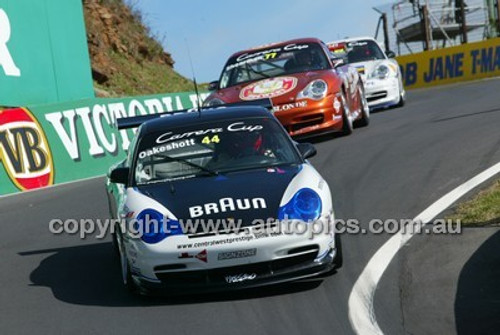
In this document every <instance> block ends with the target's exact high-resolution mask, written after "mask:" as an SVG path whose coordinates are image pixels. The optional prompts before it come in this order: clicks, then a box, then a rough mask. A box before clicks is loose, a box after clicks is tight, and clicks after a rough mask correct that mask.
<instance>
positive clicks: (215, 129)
mask: <svg viewBox="0 0 500 335" xmlns="http://www.w3.org/2000/svg"><path fill="white" fill-rule="evenodd" d="M300 163H301V159H300V156H299V155H298V154H297V151H296V150H295V148H294V146H293V143H292V141H290V139H289V137H288V136H287V135H286V134H285V132H284V130H283V129H282V127H281V126H280V125H279V124H278V123H277V121H275V120H273V119H269V118H254V119H245V120H243V119H242V120H232V121H227V122H217V123H203V124H198V125H196V126H190V127H182V128H176V129H172V130H170V131H162V132H157V133H151V134H147V135H145V136H144V137H143V138H142V139H141V141H140V143H139V147H138V154H137V162H136V165H135V182H136V183H137V184H147V183H154V182H158V181H165V180H173V179H180V178H188V177H195V176H202V175H205V176H207V175H217V174H219V173H229V172H235V171H240V170H248V169H259V168H268V167H272V166H279V165H292V164H300Z"/></svg>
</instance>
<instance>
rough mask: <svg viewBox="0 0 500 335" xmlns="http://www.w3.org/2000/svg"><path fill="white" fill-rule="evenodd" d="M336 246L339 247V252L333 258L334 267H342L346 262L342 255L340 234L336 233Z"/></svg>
mask: <svg viewBox="0 0 500 335" xmlns="http://www.w3.org/2000/svg"><path fill="white" fill-rule="evenodd" d="M335 248H336V249H337V254H336V255H335V258H334V259H333V264H334V269H335V270H337V269H340V268H341V267H342V265H343V263H344V258H343V256H342V242H341V239H340V234H339V233H335Z"/></svg>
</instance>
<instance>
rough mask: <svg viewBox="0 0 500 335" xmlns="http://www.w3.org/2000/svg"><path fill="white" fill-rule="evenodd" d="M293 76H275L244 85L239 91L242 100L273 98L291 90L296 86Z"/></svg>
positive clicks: (295, 79)
mask: <svg viewBox="0 0 500 335" xmlns="http://www.w3.org/2000/svg"><path fill="white" fill-rule="evenodd" d="M297 81H298V80H297V78H295V77H277V78H268V79H264V80H260V81H258V82H255V83H252V84H250V85H248V86H245V87H244V88H243V89H242V90H241V92H240V99H242V100H258V99H264V98H274V97H278V96H280V95H283V94H286V93H288V92H290V91H292V90H293V89H294V88H295V87H296V86H297Z"/></svg>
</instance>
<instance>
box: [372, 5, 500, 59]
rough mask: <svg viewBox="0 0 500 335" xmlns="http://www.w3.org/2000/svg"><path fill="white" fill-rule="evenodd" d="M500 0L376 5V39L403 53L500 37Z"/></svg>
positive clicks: (389, 48)
mask: <svg viewBox="0 0 500 335" xmlns="http://www.w3.org/2000/svg"><path fill="white" fill-rule="evenodd" d="M499 3H500V0H405V1H397V2H394V3H392V4H388V5H384V6H380V7H376V8H374V10H375V11H377V12H378V13H380V15H381V16H380V20H379V24H378V26H377V31H376V38H378V37H379V34H380V32H381V31H383V33H384V37H383V39H384V44H385V48H386V49H387V50H392V51H395V52H397V54H399V55H403V54H408V53H415V52H420V51H423V50H433V49H437V48H442V47H446V46H453V45H458V44H462V43H468V42H473V41H480V40H483V39H487V38H492V37H497V36H500V20H499V17H500V5H499Z"/></svg>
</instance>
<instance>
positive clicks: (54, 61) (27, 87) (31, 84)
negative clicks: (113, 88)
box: [0, 0, 94, 106]
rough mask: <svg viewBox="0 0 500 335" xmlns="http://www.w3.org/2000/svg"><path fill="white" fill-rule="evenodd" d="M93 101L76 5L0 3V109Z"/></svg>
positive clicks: (41, 0)
mask: <svg viewBox="0 0 500 335" xmlns="http://www.w3.org/2000/svg"><path fill="white" fill-rule="evenodd" d="M92 97H94V90H93V85H92V76H91V70H90V60H89V53H88V48H87V36H86V32H85V24H84V20H83V7H82V1H81V0H0V106H26V105H28V104H39V103H55V102H60V101H70V100H78V99H84V98H92Z"/></svg>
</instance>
